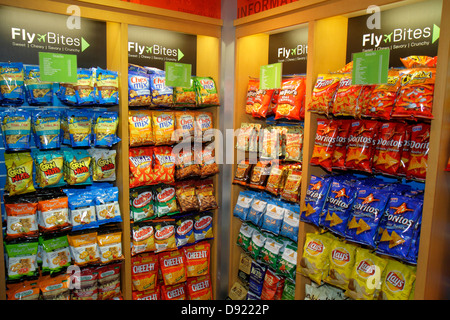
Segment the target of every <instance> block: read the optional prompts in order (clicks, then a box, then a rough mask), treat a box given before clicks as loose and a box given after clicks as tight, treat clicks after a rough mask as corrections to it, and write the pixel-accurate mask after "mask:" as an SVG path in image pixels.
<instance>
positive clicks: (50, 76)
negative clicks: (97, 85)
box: [39, 52, 77, 83]
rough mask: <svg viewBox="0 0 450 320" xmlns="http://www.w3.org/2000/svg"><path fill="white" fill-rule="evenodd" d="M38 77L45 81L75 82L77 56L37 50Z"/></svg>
mask: <svg viewBox="0 0 450 320" xmlns="http://www.w3.org/2000/svg"><path fill="white" fill-rule="evenodd" d="M39 68H40V73H41V75H40V77H41V80H42V81H45V82H66V83H76V82H77V56H76V55H74V54H62V53H51V52H39Z"/></svg>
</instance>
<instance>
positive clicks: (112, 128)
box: [93, 111, 121, 147]
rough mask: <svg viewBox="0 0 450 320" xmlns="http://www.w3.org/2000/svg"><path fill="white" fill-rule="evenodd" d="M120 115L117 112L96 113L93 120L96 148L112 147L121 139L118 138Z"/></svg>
mask: <svg viewBox="0 0 450 320" xmlns="http://www.w3.org/2000/svg"><path fill="white" fill-rule="evenodd" d="M118 126H119V114H118V113H117V112H115V111H104V112H96V113H95V114H94V119H93V141H94V147H112V146H113V145H114V144H116V143H118V142H119V141H120V140H121V139H120V138H119V137H118V136H117V127H118Z"/></svg>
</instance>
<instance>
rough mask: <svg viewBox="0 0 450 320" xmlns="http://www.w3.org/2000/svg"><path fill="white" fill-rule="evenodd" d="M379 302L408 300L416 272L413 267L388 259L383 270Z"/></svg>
mask: <svg viewBox="0 0 450 320" xmlns="http://www.w3.org/2000/svg"><path fill="white" fill-rule="evenodd" d="M384 274H385V276H384V277H383V280H382V281H383V282H382V284H381V292H380V295H379V297H378V299H380V300H409V297H410V294H411V292H412V290H414V289H413V288H414V281H415V280H416V272H415V270H414V268H413V267H411V266H409V265H406V264H403V263H401V262H399V261H396V260H393V259H390V260H389V261H388V263H387V265H386V268H385V269H384Z"/></svg>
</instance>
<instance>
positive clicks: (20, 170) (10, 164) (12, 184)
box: [5, 152, 36, 196]
mask: <svg viewBox="0 0 450 320" xmlns="http://www.w3.org/2000/svg"><path fill="white" fill-rule="evenodd" d="M5 166H6V185H5V189H6V190H7V191H9V195H10V196H13V195H15V194H23V193H27V192H33V191H36V189H35V188H34V185H33V158H32V157H31V155H30V153H29V152H19V153H5Z"/></svg>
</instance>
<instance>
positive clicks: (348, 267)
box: [323, 240, 357, 290]
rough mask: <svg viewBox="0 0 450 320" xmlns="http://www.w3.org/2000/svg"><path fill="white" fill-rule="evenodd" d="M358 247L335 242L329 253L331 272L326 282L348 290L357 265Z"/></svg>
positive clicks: (325, 279) (338, 241) (343, 242)
mask: <svg viewBox="0 0 450 320" xmlns="http://www.w3.org/2000/svg"><path fill="white" fill-rule="evenodd" d="M356 248H357V247H356V246H355V245H353V244H350V243H347V242H345V241H340V240H334V241H333V243H332V245H331V249H330V252H329V255H330V256H329V263H330V266H329V271H328V275H327V276H326V277H325V278H324V279H323V281H324V282H327V283H329V284H332V285H333V286H336V287H338V288H341V289H343V290H346V289H347V287H348V283H349V280H350V276H351V274H352V270H353V266H354V264H355V255H356Z"/></svg>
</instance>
